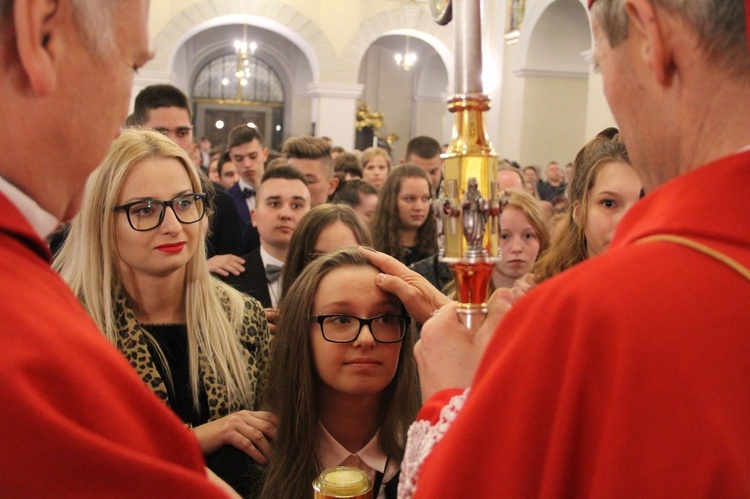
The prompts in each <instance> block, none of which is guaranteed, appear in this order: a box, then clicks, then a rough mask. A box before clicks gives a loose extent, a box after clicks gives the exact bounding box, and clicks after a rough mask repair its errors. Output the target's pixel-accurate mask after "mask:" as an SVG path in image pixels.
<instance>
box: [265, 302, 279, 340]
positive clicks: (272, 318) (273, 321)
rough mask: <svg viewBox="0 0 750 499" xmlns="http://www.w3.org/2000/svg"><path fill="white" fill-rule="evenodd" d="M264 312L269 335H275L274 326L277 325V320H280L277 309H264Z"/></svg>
mask: <svg viewBox="0 0 750 499" xmlns="http://www.w3.org/2000/svg"><path fill="white" fill-rule="evenodd" d="M264 312H265V313H266V321H268V332H270V333H271V334H276V327H277V326H276V325H277V324H278V323H279V319H280V318H281V317H280V315H279V309H278V308H266V309H264Z"/></svg>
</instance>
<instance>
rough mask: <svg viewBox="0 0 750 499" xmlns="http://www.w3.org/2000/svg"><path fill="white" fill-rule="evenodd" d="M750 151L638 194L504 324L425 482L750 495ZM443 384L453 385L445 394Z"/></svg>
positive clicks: (444, 486) (447, 489) (481, 490)
mask: <svg viewBox="0 0 750 499" xmlns="http://www.w3.org/2000/svg"><path fill="white" fill-rule="evenodd" d="M748 186H750V152H745V153H742V154H738V155H736V156H733V157H730V158H726V159H723V160H721V161H719V162H716V163H714V164H712V165H709V166H704V167H702V168H699V169H697V170H695V171H693V172H691V173H688V174H686V175H683V176H681V177H679V178H677V179H675V180H673V181H671V182H669V183H667V184H665V185H664V186H662V187H661V188H659V189H656V190H655V191H654V192H651V193H649V194H648V195H647V196H646V197H645V198H644V199H642V200H641V201H639V203H637V204H636V205H635V206H634V207H633V208H632V209H631V210H630V212H629V213H628V214H627V215H626V217H625V218H624V219H623V221H622V223H621V224H620V227H619V229H618V233H617V235H616V237H615V240H614V241H613V243H612V247H611V249H610V251H609V252H608V253H606V254H604V255H602V256H599V257H595V258H592V259H590V260H588V261H586V262H584V263H582V264H580V265H578V266H577V267H575V268H573V269H571V270H570V271H568V272H565V273H563V274H561V275H559V276H557V277H556V278H554V279H552V280H550V281H549V282H546V283H544V284H543V285H541V286H539V287H538V288H536V289H534V290H532V291H531V292H530V293H529V295H528V296H527V297H525V298H524V299H523V300H521V301H520V302H519V303H518V304H517V305H516V306H515V307H514V308H513V309H512V310H511V311H510V312H509V313H508V315H507V316H506V318H505V319H504V321H503V322H502V323H501V324H500V326H499V328H498V331H499V332H500V331H502V334H497V335H496V336H495V338H494V339H493V340H492V342H491V343H490V345H489V347H488V349H487V352H486V354H485V356H484V358H483V360H482V363H481V365H480V367H479V370H478V373H477V376H476V378H475V380H474V384H473V387H472V391H471V393H470V394H469V397H468V399H467V401H466V404H465V406H464V408H463V409H462V411H461V412H460V413H459V415H458V417H457V419H456V420H455V422H454V423H453V425H452V427H451V428H450V430H449V431H448V432H447V434H446V435H445V438H444V439H443V440H442V441H441V442H439V443H438V444H437V445H436V447H435V448H434V450H433V452H432V454H431V455H430V456H429V457H428V458H427V460H426V462H425V465H424V468H423V470H422V474H421V478H420V481H419V482H418V486H417V497H424V498H432V497H445V498H453V497H456V498H458V497H537V496H542V497H560V496H564V497H652V496H659V497H717V496H720V497H748V496H750V424H748V421H750V383H748V379H750V334H748V333H750V329H749V327H750V326H748V325H749V324H750V283H748V281H747V280H746V279H745V278H743V277H742V276H741V275H740V274H739V273H737V272H735V271H733V270H731V269H729V268H728V267H727V266H725V265H724V264H721V263H719V262H717V261H716V260H714V259H712V258H710V257H708V256H706V255H704V254H702V253H699V252H697V251H695V250H693V249H690V248H686V247H683V246H679V245H676V244H673V243H664V242H653V243H639V244H636V243H635V241H636V240H638V239H641V238H643V237H645V236H648V235H652V234H659V233H670V234H677V235H682V236H685V237H689V238H692V239H694V240H697V241H699V242H701V243H704V244H707V245H709V246H712V247H714V248H716V249H718V250H720V251H722V252H724V253H726V254H728V255H730V256H731V257H733V258H734V259H736V260H738V261H739V262H741V263H742V264H743V265H745V266H747V267H750V209H747V206H746V204H745V201H744V200H745V199H746V198H747V190H748ZM440 396H442V392H441V394H438V397H440Z"/></svg>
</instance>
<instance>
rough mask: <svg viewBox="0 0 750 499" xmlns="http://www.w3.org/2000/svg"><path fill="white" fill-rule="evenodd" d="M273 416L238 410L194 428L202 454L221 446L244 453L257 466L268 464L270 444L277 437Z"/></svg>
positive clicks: (261, 412) (264, 412)
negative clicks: (230, 447) (228, 446)
mask: <svg viewBox="0 0 750 499" xmlns="http://www.w3.org/2000/svg"><path fill="white" fill-rule="evenodd" d="M277 427H278V421H277V419H276V416H275V415H273V414H272V413H270V412H266V411H237V412H235V413H232V414H230V415H229V416H224V417H223V418H221V419H217V420H215V421H211V422H209V423H206V424H202V425H200V426H196V427H195V428H193V433H195V438H196V439H198V443H199V444H200V446H201V450H202V451H203V454H204V455H211V454H213V453H214V452H216V451H217V450H219V448H221V447H222V446H223V445H231V446H233V447H236V448H238V449H240V450H241V451H243V452H245V453H246V454H247V455H248V456H250V457H252V458H253V459H254V460H255V461H256V462H257V463H259V464H268V457H269V456H270V455H271V443H270V441H271V440H273V439H274V437H275V436H276V429H277Z"/></svg>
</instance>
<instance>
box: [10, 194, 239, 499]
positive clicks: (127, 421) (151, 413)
mask: <svg viewBox="0 0 750 499" xmlns="http://www.w3.org/2000/svg"><path fill="white" fill-rule="evenodd" d="M0 213H1V214H2V217H1V218H0V384H1V385H2V386H1V387H0V414H1V418H0V496H3V497H107V498H112V497H225V496H224V494H223V493H222V492H221V491H219V490H218V489H217V488H216V487H214V486H213V485H212V484H210V483H209V482H208V479H207V478H206V474H205V471H204V461H203V457H202V455H201V452H200V449H199V447H198V444H197V442H196V440H195V438H194V437H193V436H192V435H191V434H190V432H189V431H188V430H187V429H185V428H184V426H183V425H182V424H181V423H180V421H179V420H178V418H177V417H176V416H174V415H173V414H172V412H171V411H170V410H169V409H168V408H167V407H166V406H165V405H164V404H163V403H162V402H161V401H159V400H158V399H157V398H156V397H155V396H154V395H153V394H152V393H151V392H150V391H149V390H148V388H146V386H145V385H144V384H143V382H142V381H141V380H140V379H139V378H138V376H137V375H136V374H135V371H133V369H132V368H131V367H130V365H129V364H128V363H127V361H126V360H125V359H124V358H123V356H122V354H120V353H119V352H118V351H117V350H116V349H115V348H114V346H112V345H110V344H109V343H108V342H107V340H106V339H105V338H104V335H103V334H102V333H101V332H100V331H99V330H98V329H97V327H96V325H95V324H94V323H93V321H92V320H91V319H90V318H89V316H88V315H87V314H86V312H85V311H84V310H83V308H81V306H80V304H79V303H78V301H77V300H76V298H75V297H74V296H73V294H72V293H71V292H70V289H69V288H68V287H67V286H66V284H65V283H64V282H63V281H62V279H60V278H59V277H58V276H57V274H55V272H53V270H52V269H51V268H50V266H49V252H48V250H47V248H46V246H45V245H44V243H43V242H42V241H41V240H40V239H39V238H38V236H37V235H36V234H35V233H34V231H33V229H32V228H31V226H30V225H29V224H28V222H27V221H26V219H25V218H24V217H23V216H22V215H21V214H20V213H19V212H18V210H17V209H16V207H15V206H14V205H13V204H11V203H10V202H9V201H8V200H7V198H6V197H5V196H3V195H2V194H0Z"/></svg>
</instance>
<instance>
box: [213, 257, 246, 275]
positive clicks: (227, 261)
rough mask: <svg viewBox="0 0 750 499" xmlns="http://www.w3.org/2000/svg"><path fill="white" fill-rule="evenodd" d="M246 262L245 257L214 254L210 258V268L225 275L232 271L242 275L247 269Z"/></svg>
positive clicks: (215, 272)
mask: <svg viewBox="0 0 750 499" xmlns="http://www.w3.org/2000/svg"><path fill="white" fill-rule="evenodd" d="M244 263H245V260H244V259H242V258H240V257H238V256H235V255H229V254H227V255H214V256H212V257H211V258H209V259H208V270H209V271H211V273H212V274H218V275H220V276H223V277H226V276H228V275H229V274H230V273H231V274H234V275H240V274H241V273H243V272H244V271H245V267H244V265H243V264H244Z"/></svg>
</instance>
